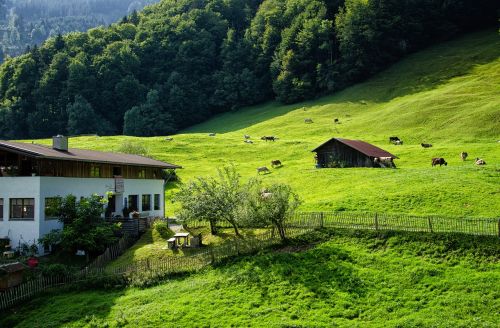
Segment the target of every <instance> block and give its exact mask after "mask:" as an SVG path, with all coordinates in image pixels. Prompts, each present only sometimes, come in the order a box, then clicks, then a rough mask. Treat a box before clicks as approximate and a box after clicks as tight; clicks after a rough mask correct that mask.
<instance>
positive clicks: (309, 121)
mask: <svg viewBox="0 0 500 328" xmlns="http://www.w3.org/2000/svg"><path fill="white" fill-rule="evenodd" d="M312 122H313V120H312V118H306V119H305V120H304V123H307V124H310V123H312Z"/></svg>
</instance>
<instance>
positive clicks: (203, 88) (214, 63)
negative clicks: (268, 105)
mask: <svg viewBox="0 0 500 328" xmlns="http://www.w3.org/2000/svg"><path fill="white" fill-rule="evenodd" d="M497 10H498V4H497V1H495V0H460V1H448V0H345V1H343V0H263V1H262V0H163V1H161V2H160V3H158V4H156V5H153V6H150V7H146V9H145V10H143V11H142V12H140V13H139V14H137V13H135V12H134V13H132V14H131V15H129V16H128V17H125V18H123V19H121V20H120V21H118V22H117V23H114V24H112V25H111V26H109V27H98V28H94V29H91V30H89V31H88V32H86V33H70V34H68V35H65V36H56V37H54V38H51V39H49V40H48V41H46V42H45V43H44V44H43V45H42V46H40V47H33V48H31V49H30V51H29V52H28V53H26V54H24V55H22V56H20V57H17V58H11V59H8V60H7V61H6V62H5V63H4V64H3V65H2V66H1V67H0V138H11V139H14V138H38V137H47V136H50V135H53V134H56V133H66V134H70V135H75V134H84V133H99V134H120V133H125V134H129V135H138V136H143V135H166V134H171V133H174V132H176V131H178V130H179V129H182V128H184V127H187V126H190V125H192V124H195V123H198V122H200V121H202V120H205V119H207V118H209V117H210V116H211V115H214V114H217V113H220V112H223V111H228V110H235V109H237V108H239V107H241V106H247V105H252V104H255V103H258V102H262V101H266V100H270V99H277V100H279V101H281V102H283V103H294V102H298V101H301V100H304V99H310V98H313V97H317V96H320V95H322V94H325V93H330V92H333V91H335V90H339V89H342V88H345V87H346V86H348V85H351V84H353V83H356V82H358V81H360V80H363V79H366V78H367V77H369V76H371V75H373V74H375V73H376V72H378V71H380V70H382V69H383V68H385V67H387V66H388V65H390V64H391V63H394V62H395V61H397V60H398V59H400V58H401V57H403V56H405V55H407V54H408V53H411V52H414V51H416V50H418V49H421V48H423V47H426V46H428V45H429V44H432V43H436V42H440V41H442V40H444V39H447V38H450V37H452V36H454V35H456V34H458V33H462V32H465V31H469V30H473V29H479V28H484V27H487V26H495V24H496V22H497Z"/></svg>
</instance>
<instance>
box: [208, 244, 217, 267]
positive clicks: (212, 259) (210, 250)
mask: <svg viewBox="0 0 500 328" xmlns="http://www.w3.org/2000/svg"><path fill="white" fill-rule="evenodd" d="M208 252H209V253H210V260H211V263H212V264H214V263H215V254H214V250H213V249H212V248H209V249H208Z"/></svg>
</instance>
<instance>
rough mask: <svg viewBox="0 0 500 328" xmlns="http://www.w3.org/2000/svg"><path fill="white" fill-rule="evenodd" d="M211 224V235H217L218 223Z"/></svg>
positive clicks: (212, 222) (211, 221) (211, 222)
mask: <svg viewBox="0 0 500 328" xmlns="http://www.w3.org/2000/svg"><path fill="white" fill-rule="evenodd" d="M209 222H210V233H211V234H212V235H216V234H217V226H216V223H217V221H213V220H210V221H209Z"/></svg>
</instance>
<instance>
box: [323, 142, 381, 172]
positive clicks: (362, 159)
mask: <svg viewBox="0 0 500 328" xmlns="http://www.w3.org/2000/svg"><path fill="white" fill-rule="evenodd" d="M316 153H317V156H318V163H319V164H320V165H321V166H322V167H331V166H329V164H330V163H331V162H332V161H338V162H341V163H343V164H344V167H373V166H374V165H373V161H372V159H371V158H370V157H368V156H366V155H365V154H363V153H361V152H359V151H357V150H355V149H353V148H351V147H349V146H347V145H344V144H343V143H341V142H339V141H337V140H332V141H330V142H329V143H327V144H325V145H323V146H322V147H320V148H319V149H318V150H317V151H316Z"/></svg>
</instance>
